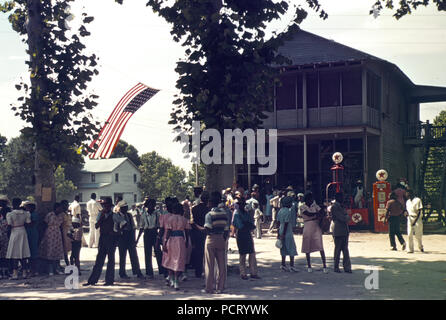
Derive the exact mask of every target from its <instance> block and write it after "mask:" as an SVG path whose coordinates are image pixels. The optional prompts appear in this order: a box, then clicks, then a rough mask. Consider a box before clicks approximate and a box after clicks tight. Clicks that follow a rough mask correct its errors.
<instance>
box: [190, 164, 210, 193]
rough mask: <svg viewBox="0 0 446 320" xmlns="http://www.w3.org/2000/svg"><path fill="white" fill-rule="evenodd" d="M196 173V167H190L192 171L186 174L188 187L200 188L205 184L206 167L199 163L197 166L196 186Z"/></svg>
mask: <svg viewBox="0 0 446 320" xmlns="http://www.w3.org/2000/svg"><path fill="white" fill-rule="evenodd" d="M196 171H197V166H196V165H195V164H194V165H193V166H192V171H190V172H189V174H188V178H187V182H188V183H189V185H190V186H200V187H202V186H204V185H205V184H206V165H205V164H204V163H200V165H198V184H197V183H196ZM191 195H192V194H191Z"/></svg>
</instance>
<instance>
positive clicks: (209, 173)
mask: <svg viewBox="0 0 446 320" xmlns="http://www.w3.org/2000/svg"><path fill="white" fill-rule="evenodd" d="M220 179H221V165H219V164H213V163H211V164H208V165H206V191H208V192H213V191H220V190H221V189H222V186H220Z"/></svg>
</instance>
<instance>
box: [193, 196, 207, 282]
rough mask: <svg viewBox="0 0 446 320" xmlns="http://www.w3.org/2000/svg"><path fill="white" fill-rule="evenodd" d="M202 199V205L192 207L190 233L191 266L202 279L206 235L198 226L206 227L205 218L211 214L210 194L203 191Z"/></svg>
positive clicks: (196, 275)
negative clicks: (209, 206) (209, 205)
mask: <svg viewBox="0 0 446 320" xmlns="http://www.w3.org/2000/svg"><path fill="white" fill-rule="evenodd" d="M200 199H201V201H200V203H199V204H197V205H196V206H193V207H192V222H193V223H194V224H192V230H191V233H190V236H191V241H192V253H191V264H192V267H193V268H194V269H195V277H197V278H201V276H202V274H203V266H204V260H203V259H204V243H205V240H206V233H205V232H203V231H202V230H200V229H199V228H198V227H197V226H199V227H202V228H203V227H204V223H205V221H204V220H205V216H206V214H207V213H208V212H209V208H208V202H209V193H208V192H206V191H203V193H202V194H201V198H200Z"/></svg>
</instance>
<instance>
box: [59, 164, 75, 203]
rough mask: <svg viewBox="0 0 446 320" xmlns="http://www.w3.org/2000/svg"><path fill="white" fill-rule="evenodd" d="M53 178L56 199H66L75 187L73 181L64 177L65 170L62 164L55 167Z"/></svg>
mask: <svg viewBox="0 0 446 320" xmlns="http://www.w3.org/2000/svg"><path fill="white" fill-rule="evenodd" d="M54 180H55V183H56V201H61V200H64V199H68V197H70V196H71V195H73V193H74V191H75V190H76V189H77V187H76V186H75V185H74V183H73V181H71V180H67V179H66V178H65V170H64V168H63V167H62V166H58V167H57V169H56V172H55V173H54Z"/></svg>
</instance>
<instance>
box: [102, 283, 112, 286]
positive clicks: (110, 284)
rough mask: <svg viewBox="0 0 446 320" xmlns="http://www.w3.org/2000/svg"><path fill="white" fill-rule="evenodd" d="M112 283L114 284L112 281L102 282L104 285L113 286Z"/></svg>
mask: <svg viewBox="0 0 446 320" xmlns="http://www.w3.org/2000/svg"><path fill="white" fill-rule="evenodd" d="M113 285H114V283H113V282H106V283H104V286H113Z"/></svg>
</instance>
